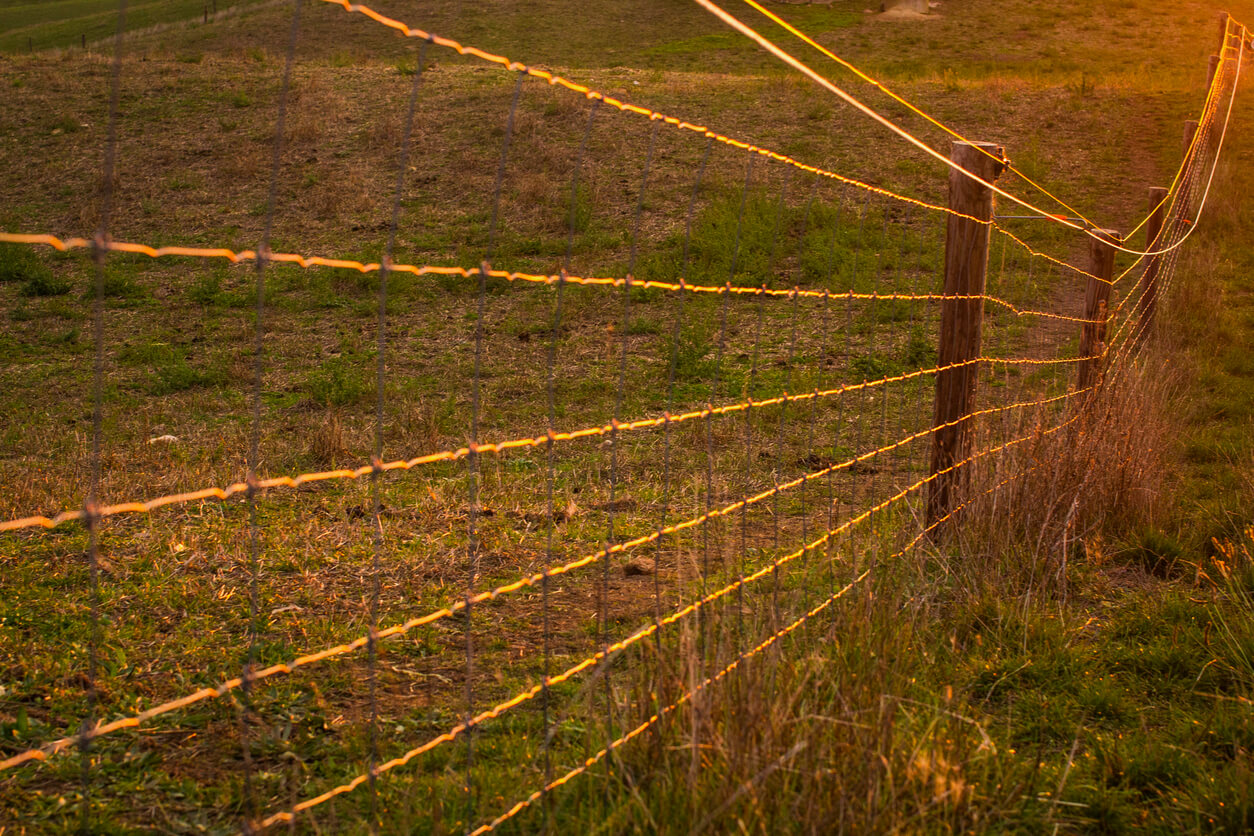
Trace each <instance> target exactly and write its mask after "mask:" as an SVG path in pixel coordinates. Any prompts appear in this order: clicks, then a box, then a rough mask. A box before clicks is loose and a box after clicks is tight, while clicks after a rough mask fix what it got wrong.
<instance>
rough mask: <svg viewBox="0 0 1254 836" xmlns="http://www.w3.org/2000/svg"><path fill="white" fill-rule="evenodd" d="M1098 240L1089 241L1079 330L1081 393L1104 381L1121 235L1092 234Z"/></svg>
mask: <svg viewBox="0 0 1254 836" xmlns="http://www.w3.org/2000/svg"><path fill="white" fill-rule="evenodd" d="M1091 232H1093V234H1094V235H1096V236H1097V237H1095V238H1090V239H1089V273H1091V274H1092V275H1090V276H1089V283H1088V288H1087V289H1086V290H1085V293H1084V318H1085V319H1087V320H1092V321H1090V322H1085V323H1084V325H1083V326H1082V328H1081V330H1080V356H1081V357H1082V358H1085V359H1083V360H1081V361H1080V375H1079V381H1078V388H1079V390H1080V391H1083V390H1085V389H1088V388H1089V387H1091V386H1096V385H1097V384H1098V383H1100V382H1101V379H1102V367H1103V365H1104V364H1105V358H1104V357H1103V355H1104V354H1105V352H1106V317H1107V316H1108V315H1109V308H1110V281H1111V279H1112V278H1113V277H1114V275H1115V248H1114V247H1113V246H1111V245H1112V244H1120V243H1122V240H1121V239H1120V237H1119V233H1118V232H1115V231H1114V230H1113V229H1094V230H1091Z"/></svg>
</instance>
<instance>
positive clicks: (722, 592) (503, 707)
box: [260, 387, 1094, 829]
mask: <svg viewBox="0 0 1254 836" xmlns="http://www.w3.org/2000/svg"><path fill="white" fill-rule="evenodd" d="M1092 391H1094V389H1093V387H1090V388H1089V389H1081V390H1078V391H1075V392H1068V393H1067V394H1065V395H1060V396H1058V397H1057V398H1048V399H1045V400H1041V401H1036V402H1033V403H1031V404H1017V405H1016V406H1024V407H1027V406H1038V405H1045V404H1049V403H1054V402H1057V401H1059V400H1065V399H1069V398H1072V397H1077V396H1079V395H1085V394H1088V393H1090V392H1092ZM996 411H1000V410H990V412H996ZM985 414H987V413H985ZM1076 420H1077V418H1075V417H1073V418H1071V419H1069V420H1068V421H1066V422H1064V423H1063V424H1060V425H1058V426H1057V427H1053V428H1051V429H1049V430H1046V431H1044V432H1032V433H1029V434H1028V435H1026V436H1022V437H1020V438H1016V439H1014V440H1013V441H1008V442H1005V443H1003V444H1000V445H997V446H995V447H990V448H986V449H984V450H981V451H979V452H977V453H975V454H974V455H972V456H970V457H968V458H966V459H964V460H963V461H960V462H957V463H955V464H953V465H950V466H949V467H948V468H946V469H945V470H943V471H939V472H936V473H932V474H930V475H928V476H926V477H925V478H923V479H920V480H918V481H917V482H915V483H914V484H912V485H910V486H909V487H906V488H903V489H902V490H900V491H898V492H897V493H896V494H894V495H893V496H891V497H889V498H888V499H886V500H884V501H882V502H880V503H879V504H877V505H874V506H872V507H870V508H868V509H866V510H865V511H863V512H861V513H860V514H858V515H857V516H855V517H851V518H850V519H848V520H846V521H845V522H844V523H841V524H840V525H839V526H837V527H836V528H834V529H831V530H829V531H827V532H825V533H824V534H823V535H822V536H821V537H819V538H818V539H817V540H814V541H812V542H810V543H807V544H805V545H803V546H802V547H801V548H799V549H797V550H795V551H793V552H790V553H788V554H786V555H784V556H782V557H779V558H777V559H775V560H774V561H771V562H769V563H767V564H766V565H765V566H763V567H761V568H760V569H758V570H757V571H755V572H753V573H752V574H750V575H747V576H744V577H741V578H738V579H737V580H736V581H734V582H732V583H730V584H728V585H727V586H724V587H723V588H722V589H719V590H718V591H716V592H712V593H709V594H708V595H705V596H703V597H702V598H699V599H697V600H696V601H694V602H693V603H691V604H689V605H687V606H686V607H683V608H682V609H680V610H678V611H676V612H674V613H672V614H670V615H668V616H666V617H665V618H663V619H660V620H656V621H654V623H653V624H650V625H648V626H646V627H643V628H641V629H640V630H638V631H636V632H635V633H633V634H632V635H630V636H628V637H627V638H625V639H622V640H620V641H617V642H615V643H613V644H611V645H607V646H606V647H605V648H604V649H602V650H599V651H597V652H596V653H594V654H593V655H592V656H589V657H588V658H586V659H584V660H583V661H581V662H579V663H577V664H575V665H574V666H572V667H570V668H568V669H567V670H566V671H564V672H563V673H560V674H558V675H556V676H552V677H548V678H546V680H545V681H544V682H543V683H541V684H540V685H535V686H533V687H532V688H530V689H528V690H526V691H524V692H522V693H520V694H518V695H516V696H514V697H512V698H511V699H509V700H506V701H505V702H503V703H500V704H499V705H497V706H495V707H494V708H491V709H489V710H487V711H484V712H482V713H481V714H479V715H477V716H476V717H474V718H472V719H470V720H467V721H466V722H464V723H460V724H458V725H457V726H454V727H453V728H452V729H450V730H449V731H447V732H445V733H444V734H442V735H439V736H438V737H435V738H432V739H431V740H429V741H427V742H426V743H424V744H422V745H421V746H418V747H416V748H414V749H411V750H410V751H408V752H406V753H405V754H404V755H402V756H400V757H398V758H394V759H392V760H391V761H388V762H387V763H385V764H382V765H381V766H379V767H377V768H376V769H375V770H374V771H373V773H374V774H375V775H379V774H382V773H384V772H387V771H390V770H392V769H395V768H396V767H399V766H404V765H405V764H407V763H409V762H410V761H411V760H413V759H414V758H415V757H417V756H418V755H421V754H423V753H425V752H429V751H431V750H432V749H434V748H435V747H437V746H439V745H441V744H443V743H449V742H452V741H453V740H455V739H456V738H457V737H458V736H459V735H461V734H462V733H463V732H465V731H467V730H469V729H471V728H473V727H474V726H477V725H479V724H481V723H483V722H485V721H487V720H491V719H495V718H497V717H499V716H501V714H503V713H505V712H506V711H508V710H509V709H511V708H514V707H516V706H518V705H521V704H522V703H524V702H527V701H528V700H531V699H534V698H535V697H536V696H537V695H539V694H540V693H541V692H542V691H543V690H544V689H545V688H548V687H551V686H553V685H559V684H561V683H562V682H565V681H566V680H568V679H570V678H571V677H574V676H576V675H578V674H579V673H581V672H583V671H585V670H587V669H589V668H591V667H592V666H593V665H596V664H597V663H598V662H601V661H602V660H604V659H606V658H608V657H609V656H611V655H613V654H617V653H619V652H621V651H623V650H625V649H627V648H628V647H630V646H632V645H633V644H636V643H637V642H640V641H642V640H644V639H646V638H648V637H649V636H651V635H653V634H654V633H656V632H657V631H659V630H660V629H661V628H662V627H664V626H667V625H670V624H674V623H675V622H677V621H680V620H681V619H683V618H686V617H687V616H689V615H692V614H693V613H696V612H699V611H700V610H701V609H702V607H705V606H708V605H709V604H711V603H713V602H715V601H717V600H719V599H721V598H725V597H727V596H728V595H730V594H732V593H733V592H738V591H740V590H742V589H743V588H744V587H746V586H748V585H749V584H751V583H753V582H754V581H758V580H761V579H762V578H764V577H766V576H768V575H772V574H774V573H775V572H776V571H778V569H779V568H780V567H781V566H784V565H787V564H788V563H791V562H792V561H793V560H796V559H797V558H799V557H801V556H803V555H804V554H806V553H807V552H811V551H814V550H815V549H818V548H819V547H821V546H824V545H826V544H827V543H829V542H830V541H831V540H832V538H834V537H836V536H838V535H840V534H843V533H844V532H846V531H849V530H851V529H853V528H855V527H856V526H858V525H859V524H860V523H863V522H866V521H867V520H869V519H871V518H872V517H873V516H874V515H875V514H876V513H878V512H880V511H884V510H887V509H888V508H891V507H892V506H893V505H895V504H897V503H898V502H900V501H901V500H903V499H905V498H906V497H907V496H909V495H910V494H912V493H915V492H916V491H918V490H919V489H920V488H922V487H924V486H926V485H929V484H931V483H932V482H933V481H935V480H936V479H939V478H941V477H942V476H945V475H947V474H949V473H953V472H956V471H958V470H960V469H962V468H963V467H966V466H967V465H969V464H971V463H972V462H975V461H977V460H979V459H981V458H983V457H985V456H990V455H993V454H994V453H1000V452H1002V451H1004V450H1008V449H1010V448H1012V447H1015V446H1017V445H1019V444H1022V443H1024V442H1026V441H1032V440H1034V439H1038V438H1040V437H1042V436H1044V435H1050V434H1052V433H1055V432H1057V431H1059V430H1061V429H1063V428H1064V427H1066V426H1069V425H1070V424H1071V423H1073V422H1074V421H1076ZM931 432H934V430H929V431H927V434H930V433H931ZM819 475H826V471H824V472H822V473H821V474H819ZM772 493H774V492H772ZM951 514H952V512H951ZM947 518H948V517H947ZM937 524H938V523H934V524H933V525H932V526H930V527H929V528H928V529H926V531H931V530H933V529H935V527H936V525H937ZM922 536H923V534H920V535H919V537H922ZM917 541H918V538H916V542H917ZM896 556H900V555H896ZM553 574H556V572H549V573H548V575H549V576H550V577H551V576H552V575H553ZM864 574H865V573H864ZM794 623H795V624H800V622H799V621H798V622H794ZM789 632H791V631H789ZM779 635H780V636H781V637H782V635H783V634H782V633H781V634H779ZM758 649H759V650H760V649H762V647H759V648H758ZM697 690H700V689H697ZM693 693H695V691H694V692H692V693H690V694H689V695H688V698H690V697H691V696H692V695H693ZM676 705H677V704H676ZM674 707H676V706H672V708H674ZM624 742H625V741H624ZM367 780H368V776H367V775H366V774H363V775H358V776H357V777H356V778H354V779H353V780H351V781H349V782H348V783H345V784H342V785H340V786H339V787H336V788H335V789H332V790H328V791H327V792H325V793H322V794H321V795H318V796H316V797H314V798H311V799H309V800H308V801H304V802H301V803H300V804H297V805H296V806H295V807H293V808H292V810H290V811H288V812H285V813H277V814H275V815H273V816H270V817H269V818H267V819H265V820H263V821H262V822H260V827H261V828H263V829H264V828H267V827H270V826H272V825H275V824H279V823H282V822H286V821H290V820H291V819H292V817H293V816H295V814H297V813H300V812H303V811H305V810H308V809H310V808H312V807H316V806H317V805H319V804H322V803H325V802H327V801H330V800H331V799H332V798H334V797H335V796H337V795H343V794H344V793H347V792H352V791H353V790H354V789H356V788H357V787H360V786H361V785H362V784H364V783H366V781H367Z"/></svg>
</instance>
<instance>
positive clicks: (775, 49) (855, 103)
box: [328, 0, 1236, 255]
mask: <svg viewBox="0 0 1254 836" xmlns="http://www.w3.org/2000/svg"><path fill="white" fill-rule="evenodd" d="M328 2H330V0H328ZM693 2H695V3H696V4H697V5H699V6H701V7H702V8H703V9H705V10H706V11H708V12H710V13H711V14H712V15H714V16H715V17H717V18H718V19H719V20H721V21H723V22H724V23H726V24H727V25H728V26H730V27H731V28H733V29H735V30H736V31H738V32H740V33H741V34H742V35H744V36H745V37H747V38H749V39H751V40H752V41H754V42H755V43H757V44H758V45H759V46H761V47H762V48H763V49H765V50H766V51H767V52H769V53H770V54H772V55H774V56H775V57H776V58H778V59H779V60H781V61H782V62H784V63H785V64H787V65H788V66H790V67H792V68H793V69H795V70H797V71H798V72H800V73H802V74H803V75H805V76H806V77H808V78H810V79H811V80H812V81H814V82H815V83H817V84H818V85H819V86H821V87H823V88H824V89H826V90H828V91H829V92H831V93H833V94H835V95H836V96H837V97H838V98H840V99H841V101H843V102H845V103H846V104H848V105H850V106H851V107H853V108H854V109H856V110H858V111H859V112H860V113H862V114H864V115H865V116H868V117H870V118H871V119H873V120H874V121H876V122H878V123H879V124H881V125H883V126H884V127H885V128H887V129H888V130H890V131H892V132H893V133H895V134H897V135H898V136H899V137H901V138H902V139H904V140H906V142H908V143H910V144H911V145H913V146H915V147H916V148H918V149H919V150H921V151H923V152H924V153H925V154H928V155H929V156H931V157H934V158H935V159H937V160H939V161H940V162H942V163H944V164H945V165H946V166H948V167H950V168H951V169H953V170H954V171H957V172H960V173H961V174H962V176H964V177H967V178H968V179H970V180H974V181H975V182H977V183H979V184H980V185H982V186H984V187H985V188H987V189H990V190H992V191H993V192H994V193H996V194H999V195H1001V196H1002V197H1004V198H1006V199H1008V200H1010V201H1012V202H1014V203H1017V204H1019V205H1020V206H1022V207H1024V208H1025V209H1027V210H1029V211H1031V212H1034V213H1036V214H1038V215H1042V216H1044V217H1045V219H1046V220H1049V221H1051V222H1053V223H1056V224H1060V225H1062V226H1065V227H1069V228H1070V229H1074V230H1077V231H1079V232H1082V233H1084V234H1085V235H1087V236H1089V237H1090V238H1096V237H1098V236H1097V235H1096V233H1095V232H1093V231H1092V230H1090V229H1087V228H1086V227H1084V226H1081V225H1079V224H1076V223H1073V222H1071V221H1069V220H1066V219H1065V218H1060V217H1058V216H1057V215H1053V214H1050V213H1048V212H1046V211H1045V210H1044V209H1041V208H1040V207H1038V206H1036V205H1035V204H1032V203H1030V202H1028V201H1026V200H1023V199H1022V198H1020V197H1017V196H1016V195H1014V194H1011V193H1010V192H1008V191H1006V190H1005V189H1002V188H1001V187H999V186H997V184H995V183H991V182H989V181H987V180H985V179H983V178H982V177H979V176H977V175H975V174H973V173H971V172H969V171H967V170H966V169H964V168H963V167H962V166H960V165H959V164H958V163H956V162H954V161H953V160H951V159H950V158H949V157H947V156H945V155H944V154H942V153H940V152H939V151H937V150H936V149H934V148H932V147H931V146H930V145H928V144H927V143H925V142H924V141H923V140H921V139H919V138H918V137H916V136H915V135H914V134H912V133H910V131H908V130H906V129H905V128H902V127H901V126H900V125H897V124H896V123H895V122H893V121H892V120H891V119H889V118H887V117H886V116H883V115H882V114H880V113H879V112H877V111H876V110H874V109H873V108H871V107H868V106H867V105H866V104H864V103H863V102H862V101H860V100H859V99H857V98H856V97H854V96H852V95H850V94H849V93H847V92H846V91H845V90H844V89H842V88H841V87H839V86H837V85H836V84H834V83H833V82H832V81H831V80H829V79H828V78H826V77H824V76H823V75H821V74H819V73H817V72H815V71H814V70H813V69H812V68H810V67H809V66H808V65H806V64H805V63H803V62H802V61H800V60H799V59H797V58H796V57H795V56H793V55H791V54H790V53H788V52H785V51H784V50H783V49H781V48H780V47H779V46H777V45H776V44H774V43H772V42H771V40H770V39H768V38H766V37H765V36H764V35H762V34H761V33H759V32H757V31H756V30H755V29H753V27H751V26H749V25H748V24H746V23H744V22H743V21H741V20H739V19H738V18H736V17H733V16H732V15H731V14H729V13H728V12H727V11H725V10H724V9H723V8H721V7H720V6H719V5H718V4H716V3H714V2H713V1H712V0H693ZM1221 62H1222V56H1221ZM1218 75H1219V74H1218V73H1216V77H1218ZM1235 94H1236V89H1235V86H1234V88H1233V95H1234V96H1235ZM1225 129H1226V125H1225ZM1200 211H1201V209H1200V207H1199V212H1200ZM1115 249H1117V250H1119V251H1121V252H1126V253H1131V254H1133V255H1152V254H1154V253H1151V252H1149V251H1139V250H1134V249H1130V248H1128V247H1124V246H1122V245H1115Z"/></svg>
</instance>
